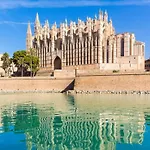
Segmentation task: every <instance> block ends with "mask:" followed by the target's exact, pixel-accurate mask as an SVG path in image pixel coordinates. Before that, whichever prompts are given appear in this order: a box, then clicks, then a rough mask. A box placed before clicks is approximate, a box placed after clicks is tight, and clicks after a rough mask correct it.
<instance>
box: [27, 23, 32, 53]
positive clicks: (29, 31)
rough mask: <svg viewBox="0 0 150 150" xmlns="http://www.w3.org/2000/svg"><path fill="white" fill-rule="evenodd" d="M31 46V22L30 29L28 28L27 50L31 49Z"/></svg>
mask: <svg viewBox="0 0 150 150" xmlns="http://www.w3.org/2000/svg"><path fill="white" fill-rule="evenodd" d="M30 48H32V31H31V25H30V22H29V23H28V29H27V37H26V50H27V51H29V50H30Z"/></svg>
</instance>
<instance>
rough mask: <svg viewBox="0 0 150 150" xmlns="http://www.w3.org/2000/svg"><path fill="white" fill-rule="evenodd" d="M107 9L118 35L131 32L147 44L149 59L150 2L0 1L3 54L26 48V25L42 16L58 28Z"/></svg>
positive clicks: (110, 0)
mask: <svg viewBox="0 0 150 150" xmlns="http://www.w3.org/2000/svg"><path fill="white" fill-rule="evenodd" d="M99 10H103V11H105V10H107V12H108V14H109V18H111V19H112V21H113V26H114V28H115V30H116V33H124V32H131V33H134V34H135V36H136V40H137V41H142V42H144V43H145V45H146V48H145V58H150V0H0V53H4V52H8V53H9V54H10V56H12V55H13V53H14V52H15V51H17V50H25V49H26V43H25V42H26V32H27V23H28V22H29V21H30V22H31V23H32V33H33V32H34V21H35V16H36V13H37V12H38V13H39V17H40V22H41V23H42V24H43V23H44V22H45V20H47V19H48V20H49V23H50V25H51V26H52V25H53V24H54V23H55V22H56V23H57V25H58V26H59V24H60V23H62V22H64V21H65V19H67V20H68V23H69V22H70V21H76V22H77V20H78V18H80V19H82V20H84V21H85V20H86V18H87V16H88V17H91V18H94V16H95V15H97V16H98V12H99Z"/></svg>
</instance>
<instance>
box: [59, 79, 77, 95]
mask: <svg viewBox="0 0 150 150" xmlns="http://www.w3.org/2000/svg"><path fill="white" fill-rule="evenodd" d="M74 83H75V79H74V80H73V81H72V82H71V83H70V84H69V85H68V86H67V87H66V88H65V89H64V90H63V91H61V93H64V92H67V91H69V90H74Z"/></svg>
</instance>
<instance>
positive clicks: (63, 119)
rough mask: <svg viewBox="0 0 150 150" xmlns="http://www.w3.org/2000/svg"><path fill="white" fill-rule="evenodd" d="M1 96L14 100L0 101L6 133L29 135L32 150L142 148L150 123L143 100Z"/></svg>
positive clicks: (139, 98) (26, 136)
mask: <svg viewBox="0 0 150 150" xmlns="http://www.w3.org/2000/svg"><path fill="white" fill-rule="evenodd" d="M0 97H1V98H3V99H7V98H8V97H9V99H10V100H9V101H8V100H7V102H0V106H1V130H0V131H1V133H3V134H6V133H9V132H13V133H14V134H17V135H19V134H24V135H25V140H24V142H25V143H26V149H28V150H32V149H38V150H48V149H58V150H59V149H60V150H67V149H68V150H71V149H80V150H86V149H88V150H98V149H101V150H115V149H119V148H118V147H117V145H118V144H129V145H130V144H132V146H133V145H134V144H138V145H139V146H140V145H141V146H142V144H143V142H144V133H145V130H146V128H145V127H146V125H149V124H150V111H149V107H148V105H149V104H150V102H149V101H148V98H147V97H144V96H143V97H129V96H126V97H123V96H119V97H116V96H111V97H110V96H106V95H105V96H94V95H91V96H86V95H83V96H82V95H79V96H66V95H48V94H47V95H46V94H45V95H44V94H43V95H40V96H39V95H30V96H29V95H16V96H15V97H13V95H11V97H10V95H9V96H6V95H5V96H2V95H1V96H0ZM1 98H0V99H1ZM131 98H132V99H131ZM19 99H21V100H20V101H18V100H19ZM124 99H125V100H124ZM12 100H14V101H13V102H12ZM133 100H134V102H133ZM141 100H142V102H141ZM135 102H136V104H135ZM8 138H9V137H8ZM10 148H11V147H10ZM132 148H133V147H132Z"/></svg>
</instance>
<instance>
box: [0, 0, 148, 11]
mask: <svg viewBox="0 0 150 150" xmlns="http://www.w3.org/2000/svg"><path fill="white" fill-rule="evenodd" d="M148 4H150V0H0V9H13V8H20V7H24V8H53V7H80V6H109V5H148Z"/></svg>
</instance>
